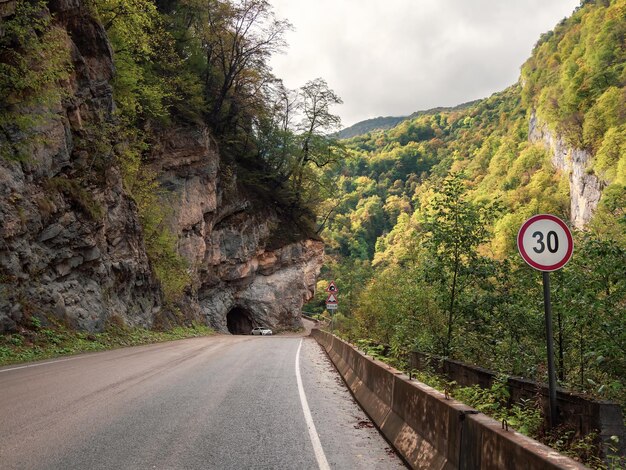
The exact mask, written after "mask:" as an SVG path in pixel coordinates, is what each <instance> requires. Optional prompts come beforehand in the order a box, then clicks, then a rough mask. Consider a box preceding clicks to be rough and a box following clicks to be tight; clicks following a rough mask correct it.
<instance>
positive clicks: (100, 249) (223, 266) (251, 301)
mask: <svg viewBox="0 0 626 470" xmlns="http://www.w3.org/2000/svg"><path fill="white" fill-rule="evenodd" d="M12 3H14V2H12V1H10V0H0V7H1V8H0V16H8V15H10V14H12V11H13V8H12ZM48 8H49V10H50V13H51V14H52V15H54V18H55V20H54V21H55V22H57V23H58V24H59V25H60V26H61V27H62V28H63V29H64V31H65V32H66V43H67V47H68V49H69V51H70V52H71V62H72V73H71V77H70V80H69V81H68V83H67V84H65V88H66V93H65V96H64V97H63V99H59V101H58V102H57V103H54V104H53V105H51V106H48V108H46V109H42V110H39V111H40V114H41V115H42V116H46V118H45V119H42V120H41V122H39V123H38V124H37V127H36V129H35V133H34V138H30V137H29V139H28V142H29V147H28V150H29V151H28V157H27V158H26V159H23V160H15V159H14V160H11V159H4V158H0V332H1V331H10V330H13V329H15V328H17V327H18V325H19V324H20V323H21V322H24V321H25V319H27V318H28V317H30V316H33V315H34V316H38V317H39V318H40V319H41V320H42V321H44V322H45V321H46V318H50V317H56V318H58V319H59V320H61V321H64V322H67V323H69V324H71V325H72V326H74V327H76V328H82V329H87V330H100V329H102V328H103V327H104V325H105V323H106V322H107V320H108V319H110V318H111V317H113V316H116V317H120V318H122V319H123V320H124V321H125V322H126V323H127V324H130V325H142V326H151V325H153V324H154V322H155V319H156V318H157V316H159V315H162V314H164V313H165V312H164V307H163V296H162V293H161V289H160V286H159V283H158V282H157V281H156V279H155V276H154V275H153V272H152V268H151V265H150V261H149V259H148V256H147V255H146V250H145V246H144V241H143V233H142V229H141V224H140V223H139V219H138V213H137V208H136V206H135V203H134V201H133V200H132V198H130V197H129V196H128V195H127V194H126V193H125V191H124V189H123V185H122V179H121V174H120V170H119V168H118V165H117V163H116V162H115V160H114V159H113V158H110V159H108V160H107V159H106V158H104V159H103V160H102V161H100V160H98V161H97V162H96V163H94V161H95V160H96V159H95V157H94V151H93V148H92V145H93V142H90V140H89V139H88V138H87V135H88V132H86V129H88V128H93V127H96V128H97V127H101V126H105V125H106V123H107V122H109V121H110V120H111V119H112V113H113V111H114V102H113V98H112V89H111V85H110V81H111V79H112V77H113V76H114V73H115V67H114V61H113V56H112V52H111V48H110V45H109V42H108V40H107V37H106V33H105V31H104V29H103V28H102V26H101V25H100V24H99V23H98V22H97V21H96V20H94V18H92V17H91V16H90V14H89V12H88V11H87V10H86V9H85V7H84V5H82V2H81V1H80V0H53V1H49V2H48ZM157 137H158V143H157V144H155V145H154V146H153V148H152V151H151V155H150V165H151V166H152V168H153V169H154V170H155V171H156V172H157V174H158V175H159V179H158V180H159V182H160V184H161V186H162V188H163V189H164V192H163V194H164V196H163V200H162V203H163V204H168V205H170V206H171V207H172V209H173V210H172V214H173V215H172V217H171V220H170V223H171V226H172V228H173V229H174V231H175V232H176V233H177V234H178V239H179V244H178V249H179V252H180V254H181V255H182V256H183V257H184V258H185V259H186V260H187V261H188V264H189V272H190V275H191V279H192V284H191V285H190V286H189V288H188V289H187V291H186V294H185V298H184V299H183V301H181V302H179V303H178V307H179V308H180V309H181V310H182V313H183V314H184V317H185V318H187V319H196V320H198V319H201V320H203V321H205V322H207V323H208V324H210V325H212V326H214V327H215V328H216V329H218V330H219V331H222V332H227V331H229V330H230V331H231V332H235V333H240V332H245V330H246V329H248V328H249V327H251V326H256V325H267V326H270V327H273V328H276V329H282V328H295V327H298V326H300V325H301V320H300V309H301V307H302V304H303V302H304V301H305V300H307V299H309V298H310V297H311V296H312V295H313V289H314V286H315V278H316V275H317V274H318V272H319V269H320V267H321V263H322V256H323V245H322V243H321V242H319V241H315V240H307V239H297V238H296V239H295V241H293V240H294V238H293V237H292V238H283V239H282V240H281V237H277V236H276V233H277V231H280V230H278V229H281V228H283V229H284V226H285V225H286V224H288V223H289V222H288V221H287V220H285V219H284V217H283V216H281V214H280V212H279V211H278V210H277V209H276V208H274V207H271V205H265V206H264V205H262V204H261V203H259V201H256V200H255V199H254V197H253V195H252V194H251V193H249V192H248V191H247V190H246V188H245V185H242V184H241V183H240V182H238V179H237V170H236V167H235V166H232V165H231V166H228V165H224V164H223V162H222V161H221V158H220V155H219V150H218V148H217V145H216V144H215V142H214V141H213V140H212V138H211V136H210V133H209V132H208V130H207V129H206V128H203V127H201V126H198V125H196V126H182V127H174V126H172V127H170V128H166V129H164V130H163V131H161V132H160V133H159V134H158V136H157ZM24 138H25V136H23V135H19V132H17V131H16V133H14V134H13V135H3V136H0V146H10V145H12V140H19V139H22V140H24ZM94 173H95V174H97V177H93V174H94ZM300 238H302V237H300Z"/></svg>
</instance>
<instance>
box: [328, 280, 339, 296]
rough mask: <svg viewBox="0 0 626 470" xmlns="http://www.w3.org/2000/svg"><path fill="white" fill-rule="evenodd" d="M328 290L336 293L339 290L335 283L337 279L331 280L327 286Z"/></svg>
mask: <svg viewBox="0 0 626 470" xmlns="http://www.w3.org/2000/svg"><path fill="white" fill-rule="evenodd" d="M326 292H330V293H333V294H336V293H337V292H339V289H337V284H335V281H330V284H328V287H327V288H326Z"/></svg>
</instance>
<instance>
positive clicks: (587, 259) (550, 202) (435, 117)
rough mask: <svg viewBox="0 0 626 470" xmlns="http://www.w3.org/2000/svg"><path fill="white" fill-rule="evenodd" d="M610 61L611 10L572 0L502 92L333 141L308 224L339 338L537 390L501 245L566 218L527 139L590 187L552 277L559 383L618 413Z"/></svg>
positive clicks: (617, 139)
mask: <svg viewBox="0 0 626 470" xmlns="http://www.w3.org/2000/svg"><path fill="white" fill-rule="evenodd" d="M625 65H626V2H624V1H623V0H613V1H586V2H582V4H581V5H580V7H578V8H577V9H576V11H574V13H573V14H572V16H571V17H569V18H567V19H564V20H563V21H561V22H560V23H559V24H558V25H557V26H556V27H555V29H554V30H553V31H551V32H548V33H546V34H544V35H542V36H541V38H540V39H539V41H538V42H537V44H536V45H535V48H534V50H533V53H532V56H531V57H530V58H529V59H528V60H527V61H526V63H525V64H523V66H522V69H521V77H520V79H519V82H518V83H516V84H514V85H512V86H511V87H509V88H507V89H506V90H504V91H502V92H499V93H495V94H493V95H492V96H491V97H489V98H486V99H484V100H481V101H479V102H476V103H470V104H469V105H468V106H464V107H460V108H457V109H452V110H433V111H431V112H425V113H420V114H418V115H416V116H415V117H412V118H408V119H405V120H403V121H402V122H400V123H399V124H398V125H396V126H395V127H394V128H392V129H387V130H378V131H376V130H373V131H370V132H367V133H366V134H363V135H359V136H355V137H352V138H350V139H348V140H345V141H343V143H344V144H345V146H346V151H347V154H348V155H347V157H346V158H345V160H343V161H342V162H341V164H340V165H338V166H335V167H333V168H332V169H329V170H327V172H326V174H327V175H329V176H330V177H331V178H332V179H333V180H334V181H335V183H336V187H335V189H334V194H333V197H332V198H330V199H328V200H327V201H326V202H325V205H324V213H323V214H322V217H323V220H324V222H325V225H324V231H323V235H324V238H325V240H326V241H327V245H328V248H327V250H328V262H327V268H326V272H325V273H324V277H325V278H326V279H334V280H335V281H336V282H337V284H338V286H339V290H340V299H339V301H340V308H339V310H338V313H337V315H336V318H335V322H336V328H337V329H338V330H339V331H340V332H341V334H343V335H344V336H345V337H347V338H348V339H350V340H353V341H362V342H363V341H365V342H369V343H371V344H374V345H379V346H380V347H381V348H382V350H384V351H386V352H387V354H389V355H390V356H392V357H395V358H396V359H398V360H402V358H405V357H406V353H407V351H409V350H413V349H416V350H420V351H424V352H430V353H435V354H439V355H444V356H448V357H451V358H454V359H458V360H462V361H465V362H469V363H473V364H477V365H480V366H483V367H488V368H492V369H495V370H497V371H500V372H502V373H505V374H513V375H522V376H525V377H528V378H533V379H538V380H541V381H545V378H546V366H545V362H546V359H545V358H546V353H545V340H544V323H543V304H542V300H543V297H542V293H541V275H540V274H539V273H538V272H536V271H534V270H532V269H531V268H530V267H528V266H527V265H525V264H524V262H523V261H522V259H521V257H520V256H519V254H518V253H517V248H516V235H517V232H518V230H519V228H520V226H521V224H522V222H523V221H524V220H526V219H527V218H529V217H530V216H531V215H534V214H540V213H551V214H555V215H557V216H558V217H560V218H562V219H563V220H570V218H571V216H572V209H571V203H570V197H571V196H570V189H571V188H570V184H571V183H570V171H568V170H567V168H559V167H558V166H556V165H555V163H554V161H553V160H554V158H555V157H554V155H553V153H554V149H551V148H550V146H549V145H546V143H545V142H544V140H543V139H542V138H541V137H539V138H538V137H536V135H537V132H538V130H541V135H543V136H545V135H548V134H549V135H552V136H558V137H557V138H556V139H558V140H559V142H560V143H561V145H562V146H564V147H566V148H569V149H570V150H576V149H577V150H578V151H580V152H583V153H584V155H587V156H588V157H589V161H588V162H587V164H586V165H587V166H586V169H585V172H584V173H585V174H586V175H591V176H595V177H596V178H597V180H598V182H599V186H600V187H601V188H603V190H602V198H601V200H600V202H599V205H598V207H597V208H596V210H595V215H594V217H593V218H592V219H591V220H589V221H587V223H586V225H585V226H584V228H580V229H578V230H576V231H575V249H574V256H573V259H572V260H571V262H570V263H569V264H568V265H567V266H566V267H565V268H564V269H563V270H561V271H558V272H556V273H554V274H553V276H552V287H553V310H554V315H555V323H556V324H555V329H556V332H555V342H556V354H557V359H556V360H557V372H558V379H559V383H560V384H562V385H563V386H567V387H570V388H574V389H577V390H581V391H585V392H587V393H591V394H593V395H596V396H601V397H606V398H611V399H615V400H619V401H621V402H622V403H624V398H625V393H626V383H625V380H624V379H625V377H626V361H625V357H624V351H625V350H626V325H625V322H624V312H625V311H626V107H625V103H626V87H625V85H626V67H625ZM531 134H534V135H531ZM325 282H327V281H321V282H320V284H319V291H320V293H319V294H318V296H317V298H316V301H315V302H314V303H312V304H310V305H309V309H310V310H313V311H316V312H321V311H322V310H323V302H324V287H325V285H326V284H325Z"/></svg>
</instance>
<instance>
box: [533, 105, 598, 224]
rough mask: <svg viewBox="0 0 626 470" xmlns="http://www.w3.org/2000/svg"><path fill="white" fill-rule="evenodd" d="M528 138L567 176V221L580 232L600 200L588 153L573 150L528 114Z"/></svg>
mask: <svg viewBox="0 0 626 470" xmlns="http://www.w3.org/2000/svg"><path fill="white" fill-rule="evenodd" d="M528 137H529V139H530V141H531V142H541V143H543V145H544V146H545V147H546V149H548V151H549V152H550V153H551V155H552V164H553V165H554V167H555V168H557V169H559V170H561V171H562V172H563V174H566V175H569V183H570V221H571V223H572V225H573V226H574V227H576V228H579V229H582V228H583V227H584V226H585V225H586V224H587V222H589V221H590V220H591V218H592V217H593V214H594V212H595V210H596V208H597V207H598V203H599V202H600V198H601V197H602V189H603V183H602V181H601V180H600V179H598V177H596V176H595V175H594V174H593V173H590V172H589V171H588V167H589V166H590V163H591V162H590V159H591V154H590V153H589V152H587V151H585V150H581V149H577V148H573V147H571V146H570V145H568V144H567V143H566V142H565V141H564V140H563V138H562V137H560V136H558V135H556V134H555V133H554V132H552V131H551V130H550V128H549V127H548V125H547V124H542V123H541V122H540V121H539V119H538V118H537V116H536V114H535V113H532V114H531V117H530V123H529V132H528Z"/></svg>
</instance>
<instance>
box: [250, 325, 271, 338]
mask: <svg viewBox="0 0 626 470" xmlns="http://www.w3.org/2000/svg"><path fill="white" fill-rule="evenodd" d="M250 334H251V335H261V336H267V335H271V334H272V330H270V329H269V328H265V327H264V326H257V327H256V328H252V331H251V332H250Z"/></svg>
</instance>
